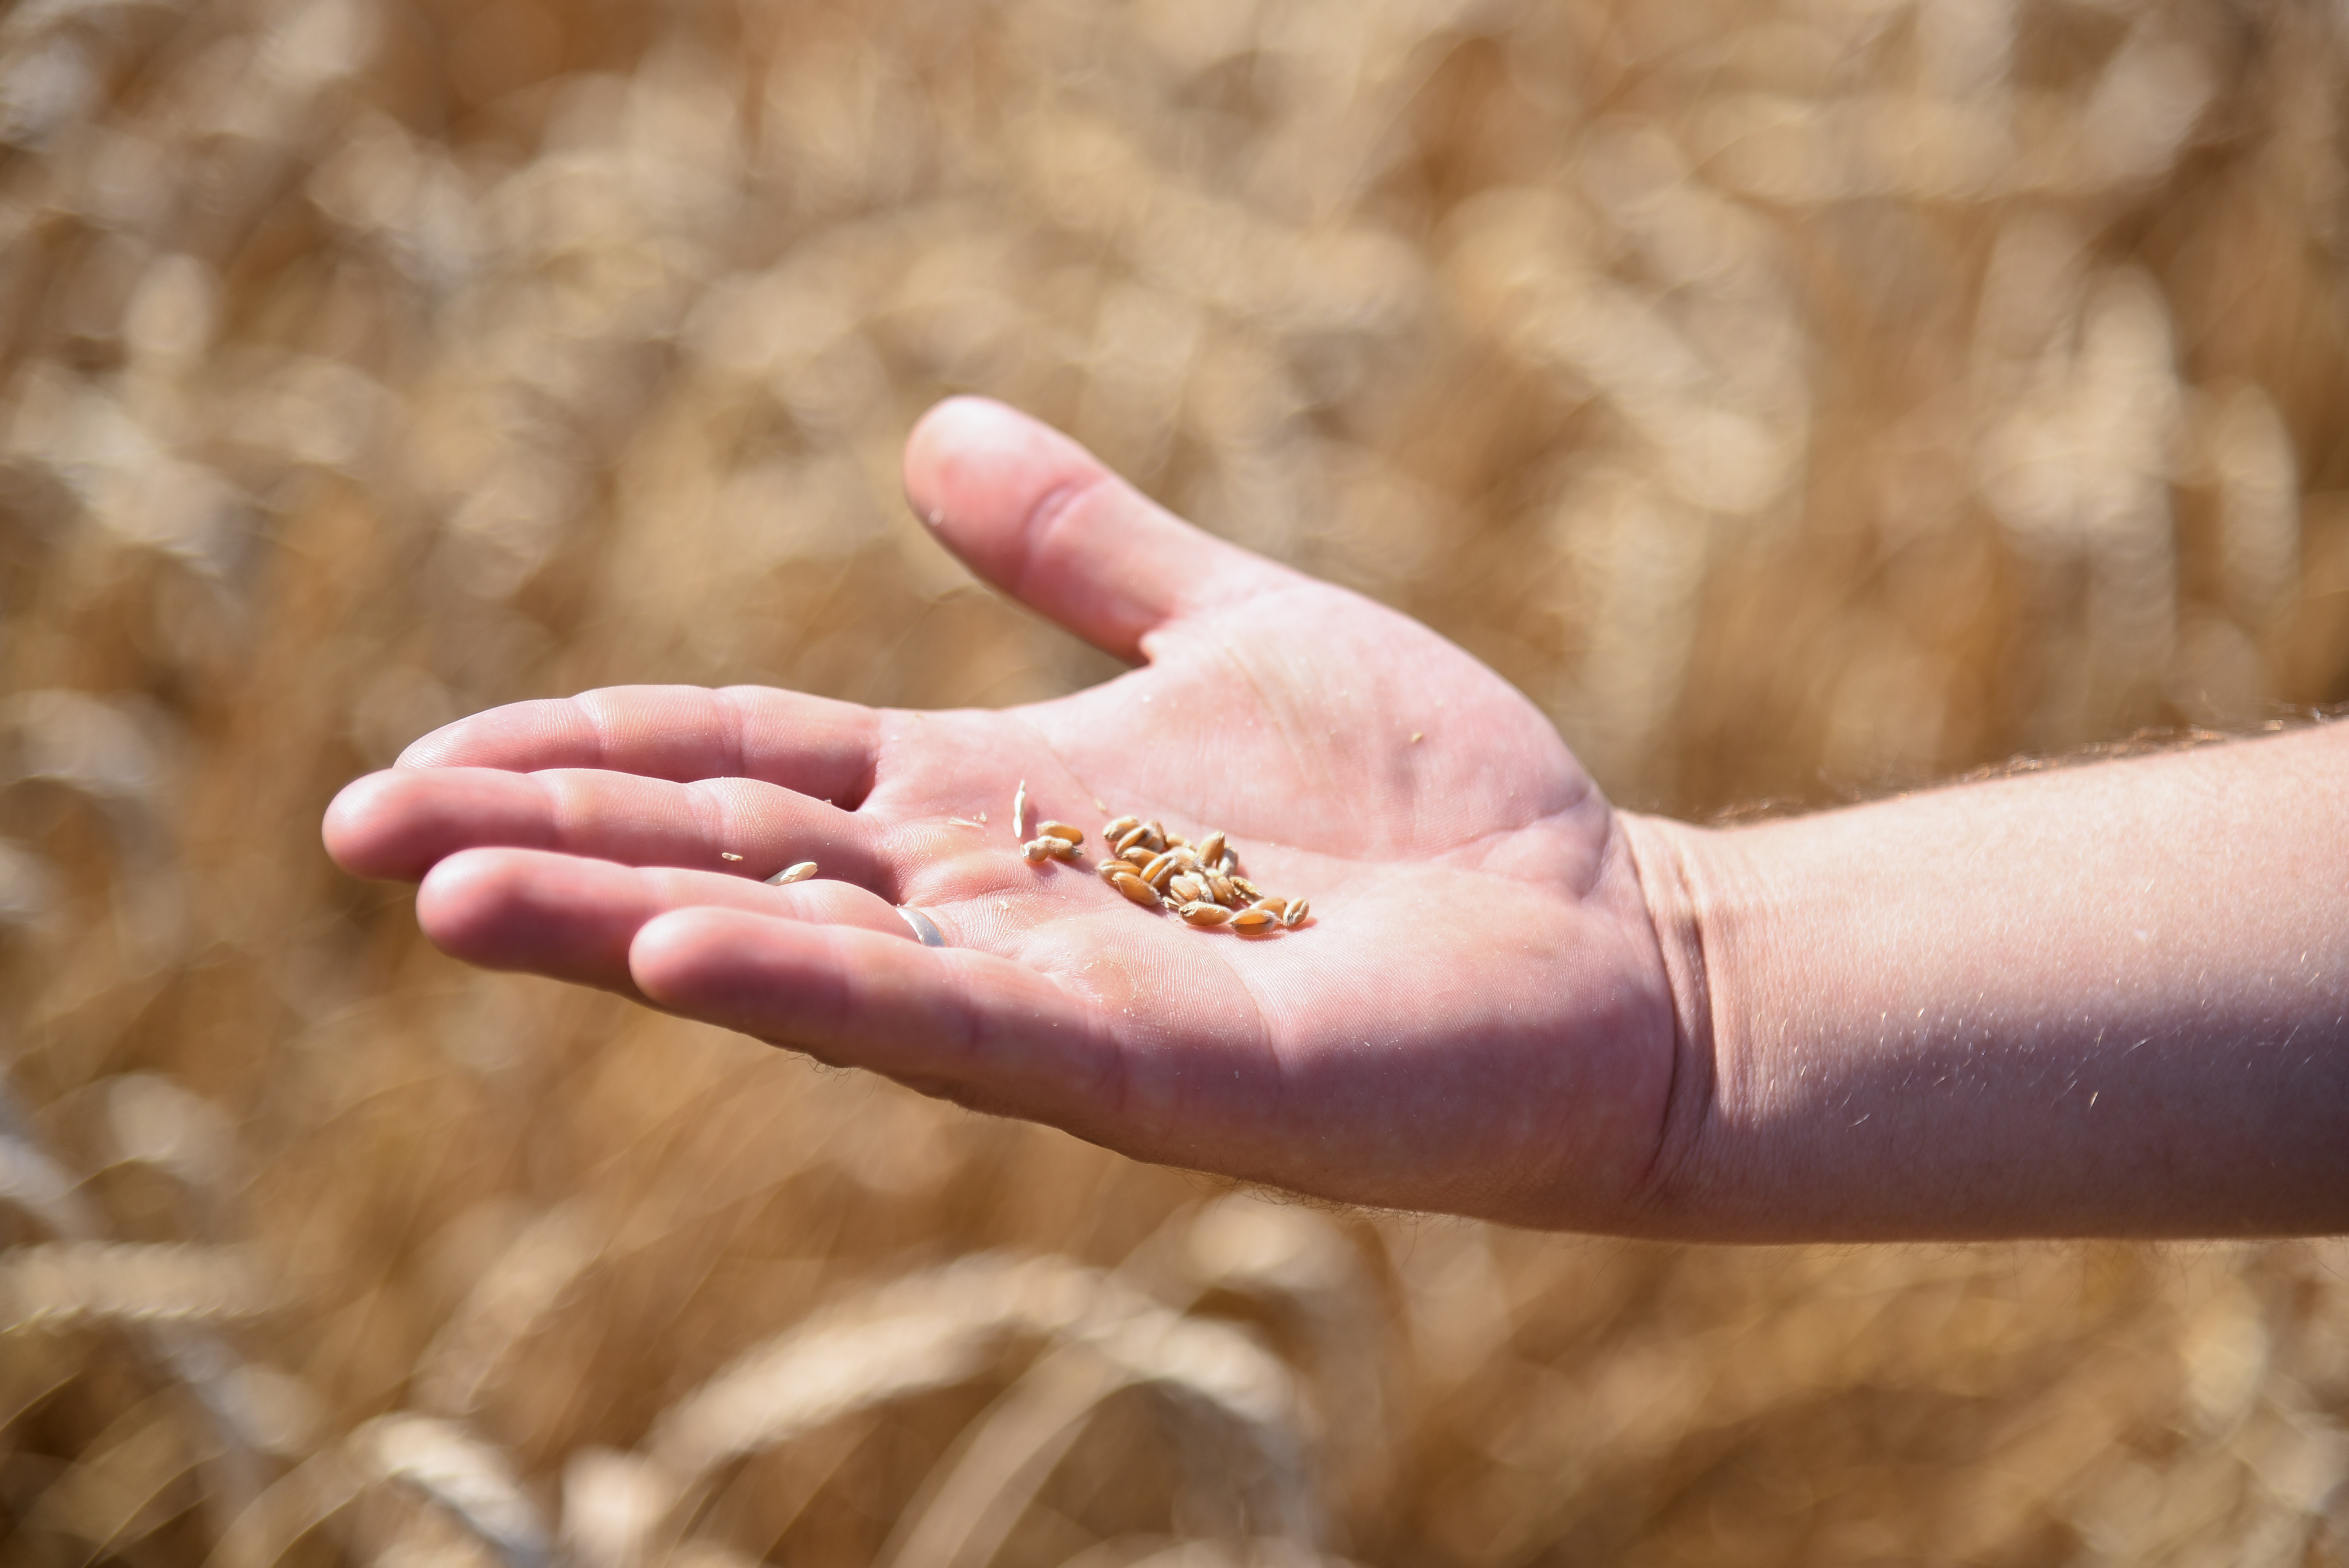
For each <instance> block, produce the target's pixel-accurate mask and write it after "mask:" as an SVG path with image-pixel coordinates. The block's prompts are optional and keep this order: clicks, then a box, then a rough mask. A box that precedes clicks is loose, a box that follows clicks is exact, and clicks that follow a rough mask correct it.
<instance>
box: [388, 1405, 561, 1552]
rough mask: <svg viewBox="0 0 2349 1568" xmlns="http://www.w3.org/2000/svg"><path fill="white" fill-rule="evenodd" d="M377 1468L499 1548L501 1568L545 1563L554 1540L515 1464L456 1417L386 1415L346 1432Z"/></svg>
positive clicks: (482, 1539)
mask: <svg viewBox="0 0 2349 1568" xmlns="http://www.w3.org/2000/svg"><path fill="white" fill-rule="evenodd" d="M350 1444H351V1448H352V1449H353V1451H354V1452H355V1453H357V1454H359V1455H361V1456H363V1458H364V1459H365V1460H367V1462H369V1463H371V1465H372V1467H373V1468H374V1470H375V1471H376V1473H377V1474H378V1475H380V1476H381V1477H382V1478H383V1479H385V1480H392V1481H398V1482H400V1483H403V1484H405V1485H408V1486H411V1487H414V1488H415V1489H416V1490H417V1491H420V1492H422V1493H423V1494H424V1495H425V1496H427V1497H429V1498H430V1499H431V1500H432V1501H434V1502H437V1503H439V1504H440V1506H441V1507H442V1508H444V1509H446V1510H447V1511H449V1513H450V1515H451V1516H452V1517H453V1518H454V1519H455V1520H456V1521H457V1522H459V1523H460V1524H462V1525H463V1526H464V1527H465V1528H466V1529H467V1530H469V1531H470V1532H472V1534H473V1535H474V1536H475V1537H476V1538H477V1539H479V1540H480V1541H481V1542H482V1544H484V1545H486V1546H488V1547H489V1548H490V1549H491V1550H492V1551H493V1552H495V1553H497V1554H498V1557H499V1559H500V1561H501V1562H502V1563H504V1564H505V1565H506V1568H543V1565H544V1564H545V1563H546V1562H547V1560H548V1556H549V1546H550V1544H551V1542H550V1538H549V1533H548V1531H547V1528H546V1525H545V1523H544V1522H543V1520H542V1519H541V1518H540V1516H539V1511H538V1508H537V1505H536V1504H534V1503H533V1502H532V1501H531V1500H530V1496H529V1494H528V1493H526V1492H525V1491H523V1489H522V1487H521V1485H520V1483H519V1482H518V1481H517V1480H515V1477H514V1470H513V1465H512V1461H511V1460H508V1459H507V1458H506V1456H505V1455H504V1454H503V1453H502V1451H500V1450H499V1449H496V1448H494V1447H492V1445H491V1444H489V1443H486V1442H484V1441H482V1440H481V1439H480V1438H478V1437H476V1436H474V1435H473V1434H472V1433H471V1432H469V1431H467V1430H466V1429H464V1428H463V1427H460V1426H459V1425H458V1424H457V1423H455V1422H453V1421H443V1420H438V1419H435V1418H431V1417H429V1416H410V1415H394V1416H383V1417H379V1418H377V1419H375V1420H373V1421H371V1422H369V1423H367V1425H366V1426H365V1427H362V1428H360V1429H358V1430H357V1431H356V1432H354V1433H352V1434H351V1439H350Z"/></svg>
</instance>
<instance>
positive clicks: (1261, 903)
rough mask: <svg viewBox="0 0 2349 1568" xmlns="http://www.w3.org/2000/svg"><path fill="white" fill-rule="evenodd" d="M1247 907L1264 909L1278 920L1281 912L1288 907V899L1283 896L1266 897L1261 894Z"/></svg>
mask: <svg viewBox="0 0 2349 1568" xmlns="http://www.w3.org/2000/svg"><path fill="white" fill-rule="evenodd" d="M1248 907H1249V908H1250V909H1261V910H1266V911H1268V912H1269V913H1271V915H1272V918H1273V919H1275V920H1278V919H1279V918H1280V917H1281V914H1282V913H1283V912H1284V911H1286V910H1287V909H1288V900H1287V899H1285V898H1267V897H1264V896H1262V895H1258V896H1257V899H1256V902H1255V903H1251V904H1249V905H1248Z"/></svg>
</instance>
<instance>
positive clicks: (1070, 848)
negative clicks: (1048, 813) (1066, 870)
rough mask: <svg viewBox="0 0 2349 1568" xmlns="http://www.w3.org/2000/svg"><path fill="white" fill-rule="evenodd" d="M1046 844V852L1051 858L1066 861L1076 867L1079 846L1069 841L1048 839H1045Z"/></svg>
mask: <svg viewBox="0 0 2349 1568" xmlns="http://www.w3.org/2000/svg"><path fill="white" fill-rule="evenodd" d="M1044 843H1045V850H1044V852H1045V853H1046V854H1048V855H1050V856H1051V857H1052V858H1053V859H1054V860H1056V861H1068V862H1069V863H1070V864H1071V865H1074V864H1075V863H1076V861H1077V846H1076V845H1074V844H1072V843H1071V842H1069V841H1068V840H1066V839H1056V838H1050V837H1048V838H1046V839H1045V841H1044Z"/></svg>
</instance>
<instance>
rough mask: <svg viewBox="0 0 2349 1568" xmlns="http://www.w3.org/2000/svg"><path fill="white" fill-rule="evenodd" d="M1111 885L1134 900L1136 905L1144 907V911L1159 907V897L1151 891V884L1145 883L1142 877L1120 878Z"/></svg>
mask: <svg viewBox="0 0 2349 1568" xmlns="http://www.w3.org/2000/svg"><path fill="white" fill-rule="evenodd" d="M1111 885H1112V886H1113V887H1115V888H1116V889H1117V891H1118V892H1122V893H1123V894H1125V896H1126V897H1128V898H1130V899H1132V900H1133V902H1134V903H1138V904H1140V905H1142V907H1143V908H1144V909H1156V908H1157V907H1158V895H1157V894H1156V893H1154V892H1151V891H1150V884H1149V883H1148V882H1143V880H1142V879H1141V878H1140V877H1136V876H1123V877H1118V878H1115V879H1113V881H1112V884H1111Z"/></svg>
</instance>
